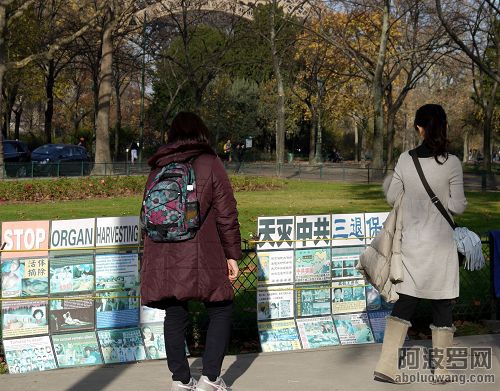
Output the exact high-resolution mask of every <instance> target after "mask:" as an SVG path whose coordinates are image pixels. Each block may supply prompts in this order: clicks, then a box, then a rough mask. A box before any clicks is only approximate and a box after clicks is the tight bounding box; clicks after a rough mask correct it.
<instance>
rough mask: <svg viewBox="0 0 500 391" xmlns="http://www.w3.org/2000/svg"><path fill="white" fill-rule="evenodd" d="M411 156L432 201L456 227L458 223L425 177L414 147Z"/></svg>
mask: <svg viewBox="0 0 500 391" xmlns="http://www.w3.org/2000/svg"><path fill="white" fill-rule="evenodd" d="M410 156H411V157H412V159H413V163H414V164H415V168H416V169H417V172H418V176H419V177H420V180H421V181H422V184H423V185H424V188H425V190H426V191H427V194H428V195H429V197H430V198H431V201H432V203H433V204H434V206H435V207H436V208H437V209H438V210H439V211H440V212H441V214H442V215H443V217H444V218H445V219H446V221H447V222H448V224H450V225H451V228H453V229H455V228H456V227H457V225H456V224H455V222H454V221H453V219H452V218H451V217H450V215H449V213H448V212H447V210H446V208H445V207H444V206H443V204H442V203H441V201H440V200H439V198H438V197H437V195H436V194H435V193H434V192H433V191H432V189H431V187H430V186H429V182H427V179H425V175H424V171H423V170H422V166H421V165H420V162H419V160H418V156H417V151H416V150H415V149H412V150H411V151H410Z"/></svg>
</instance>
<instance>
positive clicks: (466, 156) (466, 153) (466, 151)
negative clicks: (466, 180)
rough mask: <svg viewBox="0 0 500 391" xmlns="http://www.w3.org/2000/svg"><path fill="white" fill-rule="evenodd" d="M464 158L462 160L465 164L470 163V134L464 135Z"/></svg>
mask: <svg viewBox="0 0 500 391" xmlns="http://www.w3.org/2000/svg"><path fill="white" fill-rule="evenodd" d="M463 151H464V157H463V158H462V162H463V163H467V162H468V161H469V132H465V133H464V148H463Z"/></svg>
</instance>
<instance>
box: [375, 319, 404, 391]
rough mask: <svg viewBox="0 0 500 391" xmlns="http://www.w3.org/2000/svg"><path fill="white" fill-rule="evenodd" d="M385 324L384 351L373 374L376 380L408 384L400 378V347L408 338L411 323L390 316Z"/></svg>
mask: <svg viewBox="0 0 500 391" xmlns="http://www.w3.org/2000/svg"><path fill="white" fill-rule="evenodd" d="M386 319H387V324H386V326H385V333H384V343H383V344H382V352H381V353H380V358H379V360H378V363H377V366H376V368H375V371H374V372H373V376H374V379H375V380H378V381H383V382H389V383H396V384H407V383H409V382H403V381H402V380H401V378H400V375H401V371H400V370H399V366H398V362H399V349H400V348H401V347H403V343H404V341H405V338H406V333H407V331H408V327H410V326H411V323H410V322H408V321H407V320H403V319H400V318H396V317H395V316H388V317H387V318H386Z"/></svg>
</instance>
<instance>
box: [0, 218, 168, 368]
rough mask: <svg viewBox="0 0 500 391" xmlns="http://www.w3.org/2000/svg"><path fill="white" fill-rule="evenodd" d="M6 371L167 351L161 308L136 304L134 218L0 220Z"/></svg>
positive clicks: (159, 354)
mask: <svg viewBox="0 0 500 391" xmlns="http://www.w3.org/2000/svg"><path fill="white" fill-rule="evenodd" d="M1 228H2V235H1V239H2V240H1V243H5V247H4V250H7V251H3V252H2V253H1V254H0V265H1V272H2V280H1V282H2V284H1V297H2V301H1V302H0V303H1V308H0V312H1V315H2V319H1V325H2V342H3V346H4V351H5V358H6V361H7V365H8V368H9V372H10V373H28V372H35V371H45V370H49V369H55V368H68V367H80V366H89V365H99V364H104V363H119V362H130V361H138V360H152V359H161V358H165V357H166V353H165V343H164V337H163V333H164V331H163V318H164V316H165V313H164V311H161V310H157V309H153V308H148V307H141V306H140V300H139V298H138V295H139V286H140V281H139V254H138V249H139V219H138V218H137V217H130V216H127V217H107V218H97V219H77V220H57V221H52V222H50V221H22V222H7V223H3V224H2V227H1Z"/></svg>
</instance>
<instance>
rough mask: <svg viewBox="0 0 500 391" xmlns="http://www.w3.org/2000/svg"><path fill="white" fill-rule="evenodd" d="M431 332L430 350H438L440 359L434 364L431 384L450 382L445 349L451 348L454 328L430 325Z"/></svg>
mask: <svg viewBox="0 0 500 391" xmlns="http://www.w3.org/2000/svg"><path fill="white" fill-rule="evenodd" d="M430 329H431V330H432V348H433V349H438V350H439V352H438V353H437V354H439V357H442V361H441V362H440V363H436V364H437V366H436V367H435V368H434V381H433V382H432V384H444V383H448V382H450V381H451V374H450V372H449V371H448V354H447V351H446V348H449V347H452V346H453V334H454V333H455V331H456V328H455V326H452V327H436V326H434V325H433V324H431V325H430Z"/></svg>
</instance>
